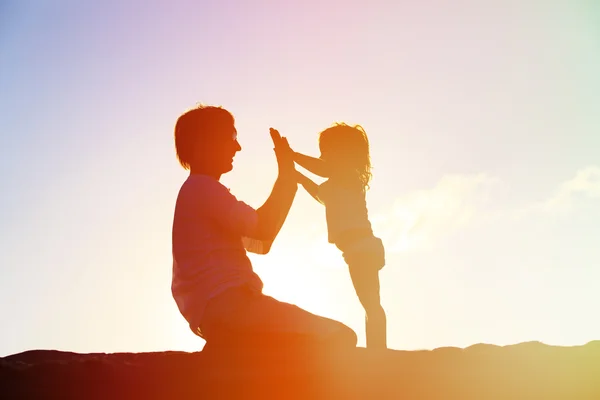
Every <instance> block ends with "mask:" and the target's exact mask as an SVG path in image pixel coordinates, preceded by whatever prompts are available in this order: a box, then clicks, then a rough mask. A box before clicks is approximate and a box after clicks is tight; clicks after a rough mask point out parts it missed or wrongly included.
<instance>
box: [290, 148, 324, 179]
mask: <svg viewBox="0 0 600 400" xmlns="http://www.w3.org/2000/svg"><path fill="white" fill-rule="evenodd" d="M294 161H295V162H296V163H298V165H300V166H301V167H302V168H305V169H307V170H308V171H310V172H312V173H313V174H315V175H318V176H320V177H322V178H329V173H328V171H327V167H326V164H325V161H323V160H321V159H320V158H315V157H311V156H307V155H305V154H302V153H298V152H294ZM307 179H308V178H307ZM309 180H310V179H309Z"/></svg>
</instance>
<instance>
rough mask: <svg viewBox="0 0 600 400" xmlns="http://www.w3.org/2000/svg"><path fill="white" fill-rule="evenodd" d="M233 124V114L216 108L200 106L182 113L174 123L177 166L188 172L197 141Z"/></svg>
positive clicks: (192, 161)
mask: <svg viewBox="0 0 600 400" xmlns="http://www.w3.org/2000/svg"><path fill="white" fill-rule="evenodd" d="M234 123H235V120H234V118H233V114H231V113H230V112H229V111H227V110H226V109H224V108H222V107H217V106H206V105H202V104H201V105H199V106H197V107H195V108H193V109H191V110H189V111H186V112H185V113H183V114H182V115H181V116H180V117H179V118H178V119H177V122H176V123H175V151H176V154H177V160H178V161H179V164H181V166H182V167H183V168H184V169H186V170H189V169H190V168H191V166H192V164H193V163H194V155H195V151H196V146H197V145H198V140H199V139H203V138H207V137H209V136H210V135H211V134H215V133H216V132H218V130H219V129H222V128H223V127H224V126H227V125H233V124H234Z"/></svg>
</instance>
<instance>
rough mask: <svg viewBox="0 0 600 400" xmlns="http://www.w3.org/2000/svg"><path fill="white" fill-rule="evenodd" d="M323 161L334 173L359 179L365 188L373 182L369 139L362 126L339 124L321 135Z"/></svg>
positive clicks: (320, 145)
mask: <svg viewBox="0 0 600 400" xmlns="http://www.w3.org/2000/svg"><path fill="white" fill-rule="evenodd" d="M319 149H320V150H321V159H323V160H324V161H326V162H327V164H329V167H328V168H332V172H333V173H335V174H338V175H342V176H344V177H350V175H351V176H352V177H357V178H358V179H359V180H360V182H361V184H362V185H363V186H364V187H368V186H369V181H370V180H371V157H370V154H369V139H368V138H367V133H366V132H365V130H364V129H363V127H362V126H360V125H348V124H345V123H343V122H342V123H337V124H335V125H333V126H331V127H329V128H327V129H325V130H324V131H322V132H321V133H319Z"/></svg>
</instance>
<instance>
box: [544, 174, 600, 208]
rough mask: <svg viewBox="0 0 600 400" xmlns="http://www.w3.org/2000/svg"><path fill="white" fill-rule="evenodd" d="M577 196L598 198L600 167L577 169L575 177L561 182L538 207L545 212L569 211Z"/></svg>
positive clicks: (599, 191) (599, 193)
mask: <svg viewBox="0 0 600 400" xmlns="http://www.w3.org/2000/svg"><path fill="white" fill-rule="evenodd" d="M578 197H589V198H596V199H600V167H598V166H595V165H591V166H588V167H586V168H583V169H580V170H579V171H577V173H576V174H575V177H574V178H572V179H570V180H568V181H566V182H563V183H562V184H561V185H560V186H559V188H558V190H557V191H556V193H555V194H554V195H553V196H552V197H550V198H549V199H547V200H546V201H544V202H543V203H541V205H540V208H541V209H542V210H543V211H546V212H556V211H569V210H571V209H572V207H573V201H574V200H575V199H576V198H578Z"/></svg>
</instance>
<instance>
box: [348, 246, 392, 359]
mask: <svg viewBox="0 0 600 400" xmlns="http://www.w3.org/2000/svg"><path fill="white" fill-rule="evenodd" d="M361 258H363V257H361ZM368 259H369V257H364V258H363V260H362V261H363V262H362V263H360V264H358V263H357V264H350V265H349V270H350V277H351V278H352V283H353V285H354V289H355V290H356V294H357V296H358V299H359V301H360V303H361V304H362V306H363V307H364V309H365V330H366V335H367V348H375V349H385V348H387V319H386V316H385V310H384V309H383V307H382V306H381V301H380V297H379V271H378V270H377V269H375V268H370V267H369V262H368Z"/></svg>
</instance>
